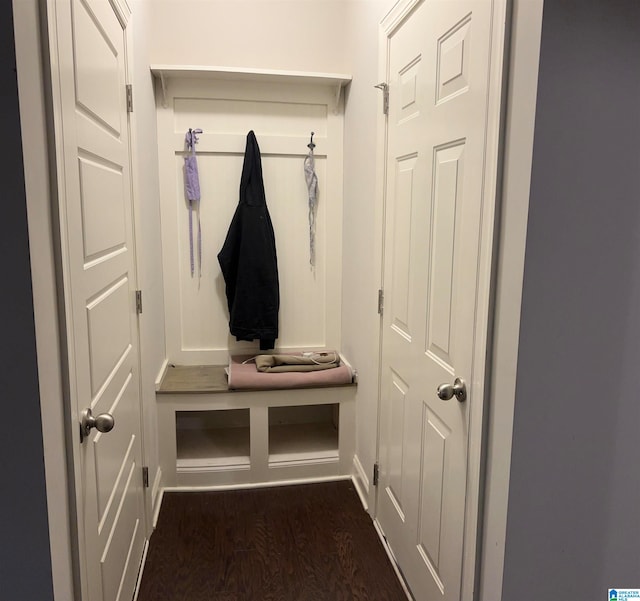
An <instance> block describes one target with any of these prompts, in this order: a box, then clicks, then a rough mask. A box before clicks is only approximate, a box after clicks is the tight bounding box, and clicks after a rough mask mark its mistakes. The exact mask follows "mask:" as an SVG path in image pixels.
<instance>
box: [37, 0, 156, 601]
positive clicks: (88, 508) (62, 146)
mask: <svg viewBox="0 0 640 601" xmlns="http://www.w3.org/2000/svg"><path fill="white" fill-rule="evenodd" d="M125 4H126V3H125ZM47 12H48V34H49V48H50V55H51V76H52V101H53V109H54V137H55V156H56V172H57V196H58V205H59V226H60V245H61V248H60V255H61V264H62V270H61V271H62V273H61V278H62V285H63V293H64V311H65V321H66V337H67V340H66V347H67V359H68V362H67V366H68V388H69V403H70V417H71V426H70V435H71V436H72V437H73V440H72V441H71V442H70V447H71V449H72V455H73V469H74V483H75V491H76V494H75V501H76V517H77V527H78V533H77V534H78V560H79V575H80V588H81V591H80V594H81V598H82V599H83V601H116V600H122V601H129V600H130V599H131V598H132V596H133V592H134V589H135V584H136V578H137V574H138V568H139V565H140V560H141V557H142V551H143V547H144V542H145V520H144V505H143V489H142V469H141V452H142V444H141V407H140V387H139V357H138V344H139V343H138V330H137V317H136V312H135V288H136V273H135V248H134V238H133V207H132V192H131V172H130V139H129V127H130V126H129V120H128V114H127V105H126V78H127V59H126V52H127V48H126V24H127V19H128V14H127V12H126V11H123V10H122V4H121V3H113V4H112V3H111V2H109V1H107V0H68V1H61V0H51V1H49V2H48V4H47ZM87 407H90V408H91V409H92V411H93V414H94V415H97V414H100V413H104V412H108V413H111V414H112V415H113V417H114V419H115V427H114V429H113V430H112V431H111V432H109V433H104V434H103V433H100V432H98V431H97V430H95V429H94V430H92V431H91V433H90V434H89V436H88V438H86V439H85V441H84V442H83V443H81V442H80V437H79V422H80V415H81V412H82V410H83V409H85V408H87Z"/></svg>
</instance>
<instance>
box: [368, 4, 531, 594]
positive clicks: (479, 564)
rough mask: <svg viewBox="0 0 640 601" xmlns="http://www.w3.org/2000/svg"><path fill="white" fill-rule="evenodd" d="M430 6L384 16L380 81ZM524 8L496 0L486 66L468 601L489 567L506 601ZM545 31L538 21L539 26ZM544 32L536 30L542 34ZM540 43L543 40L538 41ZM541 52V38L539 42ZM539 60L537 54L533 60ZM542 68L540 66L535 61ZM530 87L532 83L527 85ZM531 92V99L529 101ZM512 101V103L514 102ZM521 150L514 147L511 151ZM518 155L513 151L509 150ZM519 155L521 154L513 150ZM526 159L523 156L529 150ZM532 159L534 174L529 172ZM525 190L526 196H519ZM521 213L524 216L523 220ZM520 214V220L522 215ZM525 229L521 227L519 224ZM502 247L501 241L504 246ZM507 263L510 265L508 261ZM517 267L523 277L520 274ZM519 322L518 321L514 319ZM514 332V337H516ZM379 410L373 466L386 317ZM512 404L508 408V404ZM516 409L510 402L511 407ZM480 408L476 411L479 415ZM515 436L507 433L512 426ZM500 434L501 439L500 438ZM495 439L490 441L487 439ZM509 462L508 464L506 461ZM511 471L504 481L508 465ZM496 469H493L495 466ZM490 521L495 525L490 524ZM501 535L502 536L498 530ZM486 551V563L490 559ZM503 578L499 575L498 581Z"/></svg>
mask: <svg viewBox="0 0 640 601" xmlns="http://www.w3.org/2000/svg"><path fill="white" fill-rule="evenodd" d="M424 1H425V0H398V2H397V3H396V4H395V5H394V6H393V7H392V8H391V10H390V11H389V12H388V13H387V14H386V15H385V16H384V17H383V19H382V21H381V22H380V27H379V33H378V81H381V82H388V81H389V38H390V36H391V35H392V34H393V33H394V32H395V31H396V30H397V29H398V27H400V25H402V23H403V22H404V21H405V19H406V18H407V17H408V16H409V15H410V14H411V13H412V12H413V11H414V10H415V9H416V8H417V7H418V6H419V5H420V4H422V3H423V2H424ZM534 2H535V3H536V4H538V3H539V4H540V5H541V4H542V0H534ZM514 4H519V1H518V0H493V13H492V25H491V46H490V48H491V51H490V52H491V54H490V63H489V87H488V90H489V91H488V103H487V139H486V143H485V170H484V175H485V179H484V185H483V207H482V220H483V222H485V221H486V220H487V219H490V220H491V221H492V223H493V225H492V226H491V230H490V231H489V232H488V235H485V236H483V238H482V239H481V241H480V243H481V246H480V256H479V273H480V274H488V277H486V276H481V277H479V288H478V294H477V297H476V311H477V313H479V314H482V315H487V316H488V319H487V320H486V322H483V323H482V324H478V323H476V326H475V331H474V341H475V344H474V355H473V365H474V373H473V374H472V375H471V378H470V386H469V387H470V390H471V393H472V396H473V398H474V399H478V398H480V399H482V402H481V403H478V402H477V401H476V403H475V404H474V405H473V406H472V407H470V416H469V439H468V440H469V446H468V466H467V499H466V503H465V526H464V543H463V564H462V587H461V599H463V600H464V601H472V600H473V599H479V598H480V597H478V594H479V593H480V591H481V588H480V579H481V577H483V576H484V577H486V576H488V572H487V568H488V567H489V566H490V567H491V568H492V569H493V570H494V572H493V573H492V575H493V576H494V582H498V580H499V582H500V586H499V587H485V589H486V590H485V589H482V590H485V593H486V594H487V596H486V597H484V598H486V599H487V600H489V599H490V600H491V601H496V600H498V599H500V598H501V592H502V591H501V583H502V568H503V561H504V528H505V527H506V510H507V500H508V483H509V479H508V468H509V466H510V456H511V438H510V435H509V436H508V437H506V436H502V437H501V434H500V432H496V430H495V428H493V429H492V428H491V427H490V425H492V424H494V423H495V422H496V419H499V418H500V417H503V418H504V417H505V416H506V419H507V420H510V421H509V423H510V424H512V423H513V413H512V412H511V413H509V410H508V406H507V407H505V408H502V407H500V413H499V414H498V415H494V411H495V410H494V411H489V409H490V408H493V407H498V404H497V403H495V395H494V394H493V392H492V389H491V382H492V381H495V382H501V381H503V380H504V377H505V375H506V376H507V377H508V376H509V374H508V373H507V374H503V373H502V372H499V373H496V370H495V369H494V365H500V363H497V364H496V363H494V359H495V355H496V350H499V351H500V355H499V358H500V359H502V358H503V355H505V354H506V353H507V352H511V353H512V354H511V355H509V356H511V357H513V356H517V325H518V324H519V315H520V302H519V300H520V298H521V293H522V278H521V275H522V271H523V268H524V242H525V238H526V217H525V227H524V230H523V229H522V227H520V228H517V230H516V232H517V233H516V234H515V235H513V236H511V237H508V236H507V237H505V231H504V228H505V227H507V226H511V225H512V224H510V220H504V219H501V213H502V212H504V210H503V207H502V198H503V178H504V177H505V173H504V170H503V169H504V168H506V166H507V165H506V164H504V163H503V160H502V154H503V151H504V148H505V147H504V143H505V136H504V132H505V127H506V125H507V121H506V119H505V113H506V104H505V103H506V100H507V85H506V82H507V78H508V76H509V75H510V69H512V68H515V66H516V65H515V63H514V62H513V61H511V62H509V44H508V43H509V37H510V35H511V30H512V29H513V30H518V31H520V30H521V29H523V28H524V27H526V26H527V25H528V23H527V22H526V19H527V17H531V15H530V14H524V13H526V12H527V11H524V12H517V11H512V8H513V5H514ZM540 25H541V23H540ZM535 30H536V27H535V21H534V25H533V28H532V31H533V35H532V36H531V39H528V40H527V50H528V52H529V56H530V57H531V56H533V55H534V54H535V39H536V35H535ZM538 33H539V32H538ZM538 38H539V35H538ZM538 50H539V39H538ZM536 56H537V55H536ZM536 70H537V63H536ZM529 81H530V82H531V79H530V80H529ZM531 92H532V90H531V89H528V90H526V91H524V92H523V96H522V98H517V99H516V100H517V102H518V103H520V102H522V103H526V101H527V100H531ZM527 93H528V95H527ZM511 100H512V101H513V98H511ZM533 103H534V106H535V80H534V88H533ZM387 126H388V119H387V116H386V115H382V114H379V116H378V123H377V145H376V191H377V194H376V207H375V224H376V244H375V253H376V257H377V258H378V261H379V262H378V266H377V279H378V281H379V283H380V288H381V289H383V283H384V280H383V278H384V244H385V240H384V231H385V227H384V226H385V206H386V180H387V165H386V148H387ZM527 134H530V138H531V144H532V138H533V122H530V123H529V122H526V121H525V125H524V127H523V131H521V132H520V135H521V136H522V138H523V140H525V141H526V140H527V139H528V138H527ZM515 146H516V145H515V144H514V147H515ZM512 150H513V148H512ZM516 152H520V150H519V149H516ZM523 154H525V155H526V152H524V153H523ZM487 164H489V165H497V169H489V170H487V168H486V165H487ZM520 167H521V168H522V169H523V171H524V172H526V157H525V160H524V164H522V165H520ZM530 167H531V165H530V161H529V174H530ZM520 192H524V190H520ZM520 201H521V202H520V203H519V204H520V205H521V206H520V208H521V209H523V210H524V214H525V216H526V210H527V207H528V190H527V191H526V193H525V194H523V195H521V197H520ZM519 215H520V214H519ZM519 215H518V216H519ZM520 225H521V224H520ZM498 241H501V242H502V245H501V246H500V248H499V247H498ZM503 255H504V256H506V257H514V258H515V264H514V265H511V266H510V267H511V271H510V273H509V274H507V275H510V276H511V278H509V277H507V278H506V279H505V277H504V276H505V274H504V272H503V271H502V269H503V267H504V263H505V260H504V257H503ZM518 257H521V258H522V263H521V264H519V263H518ZM507 260H508V259H507ZM518 268H520V271H519V272H518ZM499 276H501V280H500V282H501V288H500V289H498V286H497V278H498V277H499ZM498 293H499V294H500V297H499V298H500V300H501V301H502V302H503V303H504V302H505V301H507V302H508V301H509V299H515V300H516V303H515V305H516V306H514V307H513V310H512V312H511V313H508V312H507V313H506V316H505V317H506V320H509V325H508V326H507V325H506V323H505V319H503V318H500V317H499V316H497V315H496V314H495V313H494V311H495V308H496V302H497V300H498V297H497V296H496V294H498ZM516 316H517V320H516V322H515V323H514V322H513V319H514V318H515V317H516ZM498 327H501V328H502V329H504V327H507V328H508V330H509V332H510V333H511V337H510V338H506V337H503V338H501V339H499V340H498V341H497V342H500V347H497V346H496V345H495V344H494V340H493V335H494V330H495V329H496V328H498ZM514 332H515V333H516V336H515V338H514V336H513V333H514ZM378 346H379V353H378V405H377V435H376V461H377V462H379V460H380V456H379V454H380V434H381V415H382V414H383V412H382V390H381V386H380V373H381V354H382V318H381V319H380V329H379V333H378ZM513 384H514V385H513V387H512V388H513V392H514V394H515V376H514V383H513ZM507 405H508V404H507ZM511 406H513V402H511ZM474 409H475V410H474ZM508 431H509V432H510V428H508ZM496 435H497V436H496ZM490 437H492V438H491V439H490ZM487 449H491V450H492V451H493V454H492V455H490V456H489V457H488V458H487ZM505 457H506V458H507V459H506V460H505V459H504V458H505ZM494 458H495V459H498V460H499V461H501V462H502V467H503V469H502V470H497V469H495V466H492V465H491V464H490V462H491V461H493V460H494ZM505 465H506V468H507V469H506V478H505V471H504V467H505ZM492 467H494V469H493V470H491V468H492ZM487 473H489V474H491V480H490V484H491V486H489V485H488V484H489V483H487V481H486V480H485V474H487ZM489 491H490V492H492V494H493V496H492V497H491V499H488V498H486V497H485V493H487V492H489ZM379 494H380V491H379V490H377V489H373V491H372V493H371V494H370V498H369V507H370V508H371V512H372V515H373V516H374V518H375V520H376V523H378V520H377V511H378V495H379ZM487 516H490V517H491V519H487ZM496 529H497V530H496ZM501 531H502V533H503V536H502V538H501V539H500V537H499V536H498V538H499V539H500V540H502V548H501V552H500V549H499V547H500V542H499V540H498V542H497V544H498V549H497V550H496V549H495V548H494V549H492V550H491V551H489V550H488V548H487V543H488V542H489V541H491V542H492V543H493V542H494V541H495V539H496V535H499V534H500V532H501ZM485 552H487V559H488V560H489V561H488V562H487V563H486V564H485V556H484V554H483V553H485ZM496 575H499V577H496ZM489 591H491V592H495V591H497V593H498V594H497V595H495V594H494V595H493V596H491V595H489Z"/></svg>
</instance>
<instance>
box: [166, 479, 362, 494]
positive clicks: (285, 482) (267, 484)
mask: <svg viewBox="0 0 640 601" xmlns="http://www.w3.org/2000/svg"><path fill="white" fill-rule="evenodd" d="M351 479H352V478H351V476H322V477H320V478H296V479H295V480H275V481H273V482H254V483H250V484H219V485H216V486H167V487H165V488H163V489H162V491H163V492H190V491H193V492H216V491H224V490H244V489H247V490H248V489H251V488H272V487H274V486H295V485H296V484H318V483H319V482H336V481H339V480H351Z"/></svg>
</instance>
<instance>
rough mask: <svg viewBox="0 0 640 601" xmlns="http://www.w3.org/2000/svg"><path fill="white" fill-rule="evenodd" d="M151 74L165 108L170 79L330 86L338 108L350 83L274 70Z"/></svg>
mask: <svg viewBox="0 0 640 601" xmlns="http://www.w3.org/2000/svg"><path fill="white" fill-rule="evenodd" d="M151 73H153V75H154V76H155V77H157V78H159V79H160V83H161V85H162V96H163V105H164V106H166V87H167V84H166V80H167V79H170V78H197V79H214V80H215V79H224V80H232V81H256V82H264V83H286V82H288V83H301V84H315V85H321V86H330V87H332V88H334V89H335V107H337V105H338V101H339V100H340V93H341V91H342V88H343V87H344V86H345V85H347V84H348V83H349V82H350V81H351V75H345V74H343V73H316V72H313V71H279V70H275V69H245V68H241V67H209V66H203V65H151Z"/></svg>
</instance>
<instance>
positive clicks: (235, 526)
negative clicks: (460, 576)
mask: <svg viewBox="0 0 640 601" xmlns="http://www.w3.org/2000/svg"><path fill="white" fill-rule="evenodd" d="M406 599H407V597H406V595H405V593H404V592H403V589H402V587H401V585H400V583H399V581H398V579H397V577H396V574H395V572H394V570H393V568H392V566H391V564H390V562H389V559H388V557H387V555H386V553H385V551H384V548H383V547H382V543H381V542H380V540H379V538H378V535H377V533H376V531H375V529H374V526H373V523H372V522H371V519H370V517H369V516H368V514H367V513H366V512H365V511H364V509H363V508H362V505H361V503H360V500H359V498H358V496H357V493H356V491H355V488H354V486H353V483H352V482H350V481H348V480H344V481H340V482H327V483H321V484H306V485H299V486H283V487H274V488H262V489H252V490H238V491H225V492H172V493H166V494H165V495H164V499H163V502H162V508H161V510H160V516H159V519H158V524H157V527H156V530H155V532H154V534H153V535H152V537H151V541H150V546H149V551H148V554H147V560H146V565H145V568H144V572H143V576H142V582H141V585H140V592H139V595H138V601H253V600H256V601H347V600H348V601H406Z"/></svg>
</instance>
